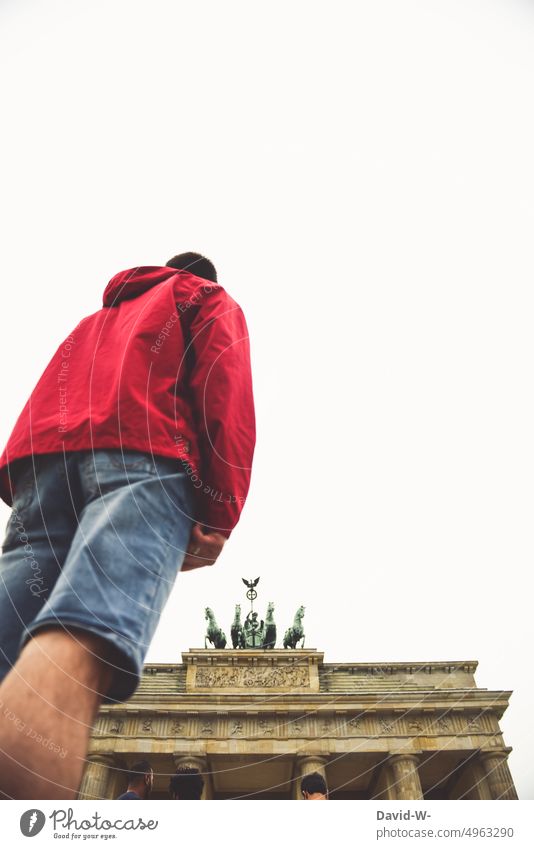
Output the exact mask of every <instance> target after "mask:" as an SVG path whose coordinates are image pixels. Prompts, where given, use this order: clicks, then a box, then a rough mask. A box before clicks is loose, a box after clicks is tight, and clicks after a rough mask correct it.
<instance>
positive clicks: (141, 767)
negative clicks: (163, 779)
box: [118, 761, 154, 799]
mask: <svg viewBox="0 0 534 849" xmlns="http://www.w3.org/2000/svg"><path fill="white" fill-rule="evenodd" d="M153 786H154V771H153V769H152V767H151V766H150V764H149V762H148V761H139V762H138V763H136V764H134V765H133V766H132V768H131V769H130V770H129V772H128V789H127V790H126V792H125V793H123V794H122V796H119V797H118V798H119V799H149V798H150V794H151V793H152V787H153Z"/></svg>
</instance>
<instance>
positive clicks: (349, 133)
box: [0, 0, 534, 798]
mask: <svg viewBox="0 0 534 849" xmlns="http://www.w3.org/2000/svg"><path fill="white" fill-rule="evenodd" d="M1 18H2V21H1V23H2V35H1V43H0V57H1V58H0V73H1V78H2V80H3V86H2V93H1V102H2V114H3V118H4V121H3V130H2V136H1V139H0V145H1V158H0V168H1V181H2V187H3V188H2V200H1V207H0V214H1V223H0V226H1V232H2V235H3V237H4V244H3V249H2V298H3V311H2V316H3V321H2V334H1V336H0V346H1V347H0V356H1V362H2V364H3V366H4V368H3V376H2V382H1V394H2V415H1V417H0V441H1V442H2V444H3V443H4V442H5V440H6V439H7V437H8V436H9V433H10V431H11V428H12V427H13V424H14V422H15V419H16V417H17V415H18V413H19V411H20V409H21V407H22V405H23V404H24V402H25V401H26V399H27V396H28V394H29V392H30V391H31V389H32V387H33V385H34V384H35V382H36V380H37V378H38V377H39V375H40V374H41V372H42V370H43V368H44V366H45V365H46V363H47V362H48V359H49V357H50V356H51V355H52V353H53V351H54V350H55V349H56V347H57V345H58V344H59V342H60V341H61V340H62V339H63V338H64V337H65V336H66V335H67V333H68V332H69V331H70V330H71V329H72V328H73V327H74V326H75V325H76V324H77V323H78V321H79V319H80V318H81V317H82V316H83V315H86V314H88V313H91V312H94V311H95V310H97V309H98V308H99V306H100V304H101V293H102V291H103V288H104V286H105V284H106V283H107V281H108V280H109V278H110V277H111V276H112V275H113V274H115V273H116V272H117V271H119V270H122V269H125V268H130V267H133V266H136V265H152V264H156V265H157V264H162V265H163V264H164V263H165V261H166V260H167V259H168V257H169V256H171V255H172V254H174V253H177V252H180V251H183V250H198V251H201V252H203V253H205V254H206V255H207V256H209V257H210V258H211V259H212V260H213V261H214V262H215V264H216V265H217V268H218V271H219V279H220V282H221V283H222V284H223V285H224V286H225V287H226V288H227V289H228V291H229V292H230V293H231V294H232V296H233V297H235V298H236V300H237V301H238V302H239V303H240V304H241V306H242V307H243V309H244V311H245V315H246V317H247V321H248V324H249V331H250V335H251V345H252V356H253V369H254V385H255V396H256V405H257V420H258V443H257V451H256V458H255V466H254V472H253V483H252V487H251V491H250V496H249V500H248V502H247V505H246V507H245V510H244V513H243V516H242V520H241V522H240V524H239V526H238V527H237V529H236V530H235V532H234V534H233V536H232V538H231V540H230V542H229V543H228V545H227V547H226V549H225V551H224V554H223V556H222V557H221V559H220V561H219V564H218V565H217V566H216V567H214V568H213V569H211V570H210V569H206V570H203V571H200V572H197V573H191V574H188V575H184V576H182V577H181V578H179V580H178V582H177V585H176V587H175V590H174V593H173V595H172V597H171V600H170V602H169V604H168V607H167V609H166V611H165V614H164V616H163V619H162V621H161V625H160V629H159V631H158V633H157V636H156V638H155V640H154V642H153V644H152V647H151V649H150V652H149V655H148V660H151V661H172V662H176V661H178V660H179V659H180V653H181V651H183V650H184V649H188V648H189V647H190V646H199V645H203V634H204V618H203V612H204V607H205V605H206V604H209V605H210V606H212V607H213V608H214V610H215V613H216V615H217V618H218V619H219V621H220V623H221V624H222V625H223V626H224V627H225V629H226V630H227V632H229V626H230V622H231V618H232V613H233V605H234V603H235V602H236V601H240V600H242V599H243V590H244V587H243V585H242V584H241V580H240V579H241V577H242V576H247V577H249V576H252V577H256V576H257V575H261V576H262V578H261V582H260V585H259V587H258V589H259V599H258V601H259V602H260V605H259V606H260V610H263V609H264V608H265V606H266V604H267V602H268V601H269V600H272V601H274V602H275V604H276V620H277V623H278V629H279V632H280V631H283V630H284V629H285V628H286V627H287V626H288V625H289V624H290V622H291V620H292V617H293V614H294V612H295V610H296V608H297V607H298V606H299V605H300V604H301V603H304V604H305V605H306V618H305V620H304V621H305V626H306V632H307V645H308V646H316V647H317V648H318V649H320V650H323V651H324V652H325V655H326V660H327V661H330V662H333V661H362V662H367V661H429V660H467V659H469V660H471V659H477V660H479V662H480V666H479V672H478V675H477V681H478V684H479V685H480V686H483V687H488V688H490V689H496V690H499V689H513V690H514V695H513V697H512V700H511V706H510V708H509V710H508V713H507V714H506V715H505V717H504V719H503V721H502V727H503V729H504V731H505V739H506V742H507V743H508V744H509V745H512V746H513V747H514V752H513V754H512V756H511V761H510V763H511V768H512V772H513V775H514V778H515V780H516V783H517V785H518V788H519V791H520V795H521V796H522V797H524V798H534V774H533V772H532V766H531V764H532V742H533V733H532V712H533V709H534V687H533V677H532V660H531V656H530V651H531V649H532V601H531V593H532V579H531V572H532V568H533V534H532V528H533V524H532V515H533V507H534V504H533V501H534V486H533V481H534V449H533V444H534V440H533V433H534V403H533V394H532V364H533V355H534V351H533V347H534V341H533V333H532V326H533V321H534V316H533V305H534V297H533V290H532V279H533V265H534V262H533V250H532V233H533V231H534V201H533V198H534V157H533V155H532V151H533V150H534V119H533V110H532V91H533V85H534V6H533V4H532V3H530V2H526V0H446V2H445V0H443V2H433V0H419V2H418V1H417V0H404V2H402V3H400V2H398V0H351V2H331V3H326V2H322V3H317V2H306V3H304V2H296V1H295V0H294V2H291V3H286V2H269V3H248V2H235V0H226V2H224V3H218V2H197V3H195V4H192V3H185V2H167V1H166V0H151V2H139V0H106V1H105V2H104V0H90V2H80V1H79V0H78V2H72V0H48V2H47V3H43V2H36V0H34V2H30V0H18V2H15V0H3V2H2V5H1ZM8 515H9V511H8V509H7V507H5V505H2V509H1V510H0V521H1V522H2V524H5V522H6V521H7V518H8Z"/></svg>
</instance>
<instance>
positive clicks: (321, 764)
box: [293, 755, 328, 799]
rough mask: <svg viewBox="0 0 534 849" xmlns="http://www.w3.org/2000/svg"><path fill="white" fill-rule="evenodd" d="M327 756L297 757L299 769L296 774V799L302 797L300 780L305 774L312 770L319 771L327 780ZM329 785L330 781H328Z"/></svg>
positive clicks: (294, 793) (294, 794)
mask: <svg viewBox="0 0 534 849" xmlns="http://www.w3.org/2000/svg"><path fill="white" fill-rule="evenodd" d="M326 764H327V760H326V758H322V757H321V756H320V755H302V756H300V757H298V758H297V769H296V776H295V782H294V792H293V798H294V799H302V793H301V792H300V782H301V780H302V778H303V777H304V776H305V775H309V774H310V772H318V773H319V775H322V776H323V778H324V780H325V782H326ZM326 785H327V787H328V782H326Z"/></svg>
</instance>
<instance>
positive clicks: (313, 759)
mask: <svg viewBox="0 0 534 849" xmlns="http://www.w3.org/2000/svg"><path fill="white" fill-rule="evenodd" d="M307 763H309V765H310V766H312V765H314V766H322V767H325V766H326V765H327V763H328V758H325V757H324V755H309V754H308V755H297V764H298V766H299V768H302V767H304V766H306V764H307Z"/></svg>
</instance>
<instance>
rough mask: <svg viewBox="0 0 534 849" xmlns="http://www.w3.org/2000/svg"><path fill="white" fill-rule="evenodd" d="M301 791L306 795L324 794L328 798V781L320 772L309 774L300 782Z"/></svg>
mask: <svg viewBox="0 0 534 849" xmlns="http://www.w3.org/2000/svg"><path fill="white" fill-rule="evenodd" d="M300 789H301V791H302V792H304V791H305V792H306V793H322V794H323V795H324V796H326V781H325V780H324V778H323V776H322V775H321V773H320V772H309V773H308V774H307V775H305V776H304V777H303V779H302V781H301V782H300Z"/></svg>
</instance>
